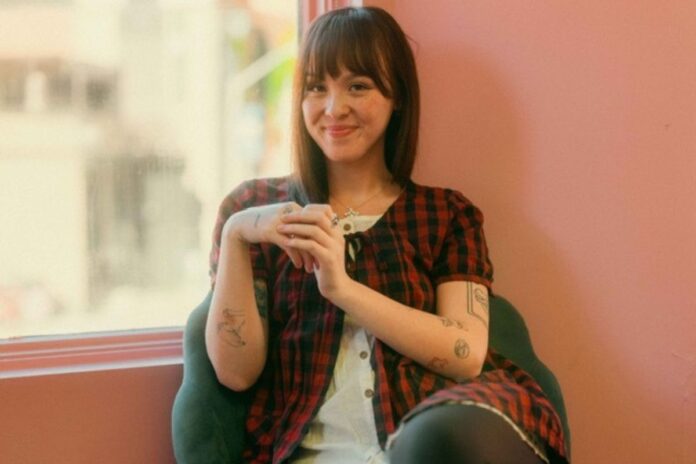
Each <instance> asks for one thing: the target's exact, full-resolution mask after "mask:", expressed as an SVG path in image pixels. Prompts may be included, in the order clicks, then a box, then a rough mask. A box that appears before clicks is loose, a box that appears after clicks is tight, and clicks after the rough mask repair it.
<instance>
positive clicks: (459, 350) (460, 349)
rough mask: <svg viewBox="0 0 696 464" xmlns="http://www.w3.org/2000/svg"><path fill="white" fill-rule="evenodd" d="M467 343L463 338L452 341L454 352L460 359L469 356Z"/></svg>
mask: <svg viewBox="0 0 696 464" xmlns="http://www.w3.org/2000/svg"><path fill="white" fill-rule="evenodd" d="M469 351H470V350H469V344H468V343H467V342H466V340H464V339H463V338H459V339H457V341H456V342H455V343H454V354H455V356H457V357H458V358H460V359H464V358H468V357H469Z"/></svg>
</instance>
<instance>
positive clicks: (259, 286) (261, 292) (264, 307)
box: [254, 279, 268, 319]
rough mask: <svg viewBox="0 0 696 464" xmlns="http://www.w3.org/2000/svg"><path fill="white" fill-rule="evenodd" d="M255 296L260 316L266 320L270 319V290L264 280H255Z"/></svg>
mask: <svg viewBox="0 0 696 464" xmlns="http://www.w3.org/2000/svg"><path fill="white" fill-rule="evenodd" d="M254 295H255V296H256V307H257V308H258V310H259V316H261V317H262V318H263V319H266V318H267V317H268V289H267V287H266V282H265V281H264V280H262V279H256V280H254Z"/></svg>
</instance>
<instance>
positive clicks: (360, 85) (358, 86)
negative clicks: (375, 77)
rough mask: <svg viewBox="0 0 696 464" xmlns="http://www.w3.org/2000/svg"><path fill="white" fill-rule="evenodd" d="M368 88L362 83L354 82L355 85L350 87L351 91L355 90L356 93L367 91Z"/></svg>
mask: <svg viewBox="0 0 696 464" xmlns="http://www.w3.org/2000/svg"><path fill="white" fill-rule="evenodd" d="M369 88H370V86H369V85H368V84H366V83H364V82H355V83H353V84H351V85H350V89H351V90H355V91H358V92H359V91H362V90H368V89H369Z"/></svg>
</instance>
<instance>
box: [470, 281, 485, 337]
mask: <svg viewBox="0 0 696 464" xmlns="http://www.w3.org/2000/svg"><path fill="white" fill-rule="evenodd" d="M466 295H467V298H466V300H467V301H466V312H467V313H469V314H470V315H471V316H474V317H475V318H476V319H478V320H480V321H481V323H482V324H483V325H484V326H486V328H488V297H487V296H486V295H485V294H484V293H483V292H482V291H481V289H479V288H477V289H474V284H473V283H472V282H467V283H466ZM474 299H476V301H477V302H479V303H480V305H481V306H482V307H483V309H484V311H485V312H486V315H485V317H484V316H481V315H480V314H477V313H476V309H475V308H474Z"/></svg>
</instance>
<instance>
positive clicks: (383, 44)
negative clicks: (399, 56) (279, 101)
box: [302, 12, 394, 98]
mask: <svg viewBox="0 0 696 464" xmlns="http://www.w3.org/2000/svg"><path fill="white" fill-rule="evenodd" d="M351 16H352V17H351ZM355 16H358V17H357V18H356V17H355ZM360 16H361V15H360V12H354V14H351V15H345V16H343V17H341V16H334V17H332V18H330V19H329V20H327V21H325V22H324V23H323V24H317V25H316V26H317V27H315V28H314V29H313V30H312V33H311V34H310V35H309V36H308V37H307V43H306V44H305V48H304V55H303V56H302V61H303V64H304V66H302V69H304V70H305V71H304V76H302V77H303V79H302V81H303V82H306V81H307V80H308V79H309V80H311V79H312V78H321V77H322V76H326V75H327V74H328V75H329V76H331V77H332V78H334V79H335V78H337V77H338V76H339V74H340V72H341V68H345V69H347V70H348V71H350V72H351V73H353V74H356V75H361V76H367V77H369V78H371V79H372V80H373V81H374V83H375V85H376V86H377V87H378V88H379V90H380V92H381V93H382V94H383V95H384V96H385V97H387V98H394V95H393V93H394V92H393V91H392V89H393V88H394V85H393V83H392V82H390V80H389V76H390V75H391V74H392V73H391V72H390V68H391V66H390V64H389V62H390V61H391V60H389V51H390V48H391V47H389V43H388V42H387V41H386V39H385V37H384V34H383V33H382V32H381V31H379V29H378V28H377V27H375V26H376V25H375V24H374V22H373V21H369V20H368V19H367V18H365V20H363V21H360V20H359V19H360Z"/></svg>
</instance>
